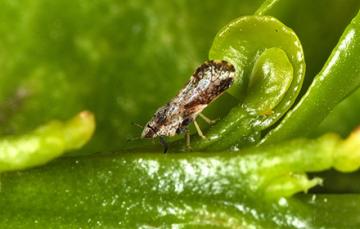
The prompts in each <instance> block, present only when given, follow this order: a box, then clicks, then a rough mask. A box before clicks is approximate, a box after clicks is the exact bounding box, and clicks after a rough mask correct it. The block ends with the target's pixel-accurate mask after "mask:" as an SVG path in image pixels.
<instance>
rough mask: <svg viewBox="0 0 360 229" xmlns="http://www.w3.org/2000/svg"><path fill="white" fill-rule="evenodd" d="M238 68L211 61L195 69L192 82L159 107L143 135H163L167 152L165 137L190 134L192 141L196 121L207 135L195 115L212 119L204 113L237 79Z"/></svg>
mask: <svg viewBox="0 0 360 229" xmlns="http://www.w3.org/2000/svg"><path fill="white" fill-rule="evenodd" d="M234 77H235V68H234V66H233V65H232V64H230V63H228V62H226V61H215V60H210V61H207V62H205V63H204V64H202V65H201V66H200V67H198V68H197V69H196V71H195V72H194V74H193V75H192V76H191V78H190V80H189V82H188V83H187V84H186V85H185V87H184V88H183V89H181V90H180V92H179V93H178V94H177V95H176V96H175V98H173V99H172V100H171V101H170V102H168V103H167V104H166V105H164V106H162V107H160V108H159V109H158V110H157V111H156V112H155V114H154V116H153V117H152V119H151V120H150V121H149V122H148V123H147V124H146V126H145V128H144V130H143V132H142V134H141V137H142V138H156V137H159V138H160V142H161V143H162V144H163V145H164V147H165V149H164V151H165V152H166V151H167V145H166V142H165V141H164V139H163V137H165V136H174V135H176V134H181V133H187V145H189V144H190V138H189V134H188V129H187V127H188V125H189V124H190V123H192V122H194V125H195V127H196V130H197V131H198V133H199V135H200V137H202V138H205V136H204V135H203V134H202V132H201V130H200V128H199V125H198V124H197V122H196V120H195V119H196V117H197V116H198V115H199V116H200V117H202V118H204V119H205V121H208V122H210V120H209V119H208V118H206V117H205V116H203V115H202V114H201V112H202V111H203V110H204V109H205V107H207V105H209V104H210V103H211V102H212V101H214V100H215V99H216V98H217V97H219V96H220V95H221V94H222V93H223V92H224V91H225V90H226V89H228V88H229V87H230V86H231V85H232V83H233V82H234Z"/></svg>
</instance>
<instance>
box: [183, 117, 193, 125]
mask: <svg viewBox="0 0 360 229" xmlns="http://www.w3.org/2000/svg"><path fill="white" fill-rule="evenodd" d="M191 121H192V119H191V118H185V119H184V120H183V121H182V123H181V125H182V126H187V125H189V124H190V123H191Z"/></svg>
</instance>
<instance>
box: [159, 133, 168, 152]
mask: <svg viewBox="0 0 360 229" xmlns="http://www.w3.org/2000/svg"><path fill="white" fill-rule="evenodd" d="M159 141H160V144H161V145H162V146H163V147H164V153H166V152H167V151H168V149H169V145H168V144H167V142H166V141H165V138H164V136H159Z"/></svg>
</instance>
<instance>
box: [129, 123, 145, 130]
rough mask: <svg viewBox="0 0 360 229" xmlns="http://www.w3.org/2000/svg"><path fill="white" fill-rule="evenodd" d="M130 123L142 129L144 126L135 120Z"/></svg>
mask: <svg viewBox="0 0 360 229" xmlns="http://www.w3.org/2000/svg"><path fill="white" fill-rule="evenodd" d="M131 125H133V126H136V127H139V128H141V129H144V126H142V125H140V124H139V123H136V122H131Z"/></svg>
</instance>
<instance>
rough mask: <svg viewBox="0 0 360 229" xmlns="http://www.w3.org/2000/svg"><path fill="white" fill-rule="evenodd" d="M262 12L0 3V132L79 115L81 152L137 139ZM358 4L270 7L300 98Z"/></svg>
mask: <svg viewBox="0 0 360 229" xmlns="http://www.w3.org/2000/svg"><path fill="white" fill-rule="evenodd" d="M284 2H285V1H284ZM261 3H262V1H261V0H243V1H238V0H223V1H217V0H206V1H201V2H200V1H190V0H174V1H167V0H161V1H160V0H157V1H155V0H154V1H148V0H125V1H115V0H104V1H86V0H57V1H47V0H1V1H0V34H1V36H0V69H1V72H0V133H1V134H2V135H9V134H10V135H11V134H20V133H23V132H26V131H28V130H30V129H33V128H35V127H36V126H38V125H40V124H41V123H44V122H46V121H49V120H51V119H65V118H69V117H71V116H72V115H74V114H75V113H77V112H79V111H81V110H84V109H87V110H90V111H92V112H94V113H95V116H96V121H97V130H96V134H95V136H94V138H93V139H92V141H91V142H90V144H88V145H87V146H86V147H85V148H84V149H83V152H87V153H92V152H98V151H114V150H119V149H121V148H123V146H124V144H126V143H127V138H131V137H137V136H139V135H140V132H141V130H140V129H137V128H136V127H134V126H132V125H131V122H137V123H140V124H144V123H145V122H146V121H147V120H148V119H149V118H150V117H151V115H152V114H153V112H154V111H155V110H156V108H158V107H159V106H160V105H162V104H163V103H165V102H167V101H168V100H169V99H170V98H171V97H173V96H174V95H175V94H176V93H177V91H178V90H179V89H180V88H181V87H182V86H183V85H184V84H185V82H186V81H187V80H188V78H189V76H190V75H191V73H192V72H193V69H195V68H196V66H198V65H199V64H201V63H202V62H203V61H204V60H206V59H207V53H208V49H209V47H210V45H211V42H212V40H213V37H214V36H215V34H216V33H217V31H218V30H219V29H220V28H221V27H222V26H224V25H225V24H226V23H228V22H229V21H230V20H232V19H234V18H236V17H239V16H241V15H245V14H252V13H253V12H255V10H256V9H257V8H258V7H259V6H260V5H261ZM359 5H360V3H359V1H357V0H348V1H346V3H345V1H340V0H332V1H326V0H320V1H316V2H314V1H309V0H306V1H287V3H285V4H283V5H281V6H280V7H278V8H277V12H276V15H277V17H279V19H280V20H281V21H282V22H283V23H285V24H286V25H288V26H290V27H291V28H293V29H294V30H295V32H296V33H297V34H298V35H299V37H300V40H301V41H302V42H303V46H304V50H305V57H306V60H307V66H308V69H307V71H308V72H307V76H306V77H307V80H306V84H305V89H306V85H308V84H309V82H311V79H312V77H313V76H314V75H315V74H316V73H317V72H318V71H319V70H320V68H321V66H322V64H323V63H324V61H325V60H326V58H327V57H328V55H329V53H330V52H331V49H332V48H333V47H334V45H335V44H336V42H337V40H338V38H339V36H340V34H341V33H342V31H343V29H344V27H345V26H346V25H347V24H348V23H349V21H350V20H351V18H352V17H353V16H354V15H355V13H356V12H357V10H358V8H359V7H358V6H359ZM324 6H326V7H324ZM354 6H355V7H354ZM305 89H304V90H305Z"/></svg>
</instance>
